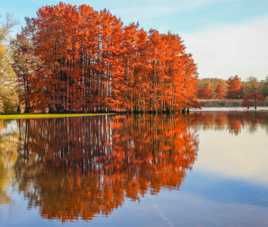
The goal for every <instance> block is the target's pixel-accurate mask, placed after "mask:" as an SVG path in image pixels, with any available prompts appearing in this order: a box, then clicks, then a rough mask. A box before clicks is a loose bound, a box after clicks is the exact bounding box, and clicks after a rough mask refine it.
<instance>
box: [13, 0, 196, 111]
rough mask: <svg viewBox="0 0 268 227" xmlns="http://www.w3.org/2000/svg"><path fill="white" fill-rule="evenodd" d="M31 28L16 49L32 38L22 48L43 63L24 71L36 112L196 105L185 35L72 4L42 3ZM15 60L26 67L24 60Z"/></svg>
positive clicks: (21, 75)
mask: <svg viewBox="0 0 268 227" xmlns="http://www.w3.org/2000/svg"><path fill="white" fill-rule="evenodd" d="M24 31H27V34H26V33H25V32H22V33H21V34H19V35H18V38H17V40H16V45H15V47H17V49H16V48H15V53H16V50H17V52H19V53H21V47H22V46H23V45H22V44H21V42H22V41H23V42H25V40H27V41H28V43H30V44H31V45H28V46H25V45H24V46H23V47H24V49H23V51H25V52H27V53H32V54H33V55H34V58H35V59H36V58H37V59H38V62H39V63H40V64H39V65H40V66H41V67H38V69H35V70H33V71H31V73H30V74H29V75H28V74H27V76H26V74H25V73H20V72H18V70H17V75H18V77H19V80H20V81H23V82H25V84H26V85H27V87H26V88H25V89H24V90H23V91H24V93H25V95H24V96H22V97H25V98H27V100H26V101H25V103H26V104H27V109H29V110H31V111H32V112H45V111H46V112H107V111H128V112H135V111H136V112H139V111H142V112H143V111H154V112H157V111H175V110H181V109H183V108H188V107H191V106H192V105H194V103H195V100H196V80H197V72H196V71H197V69H196V65H195V63H194V61H193V59H192V57H191V55H189V54H188V53H186V50H185V46H184V44H183V42H182V40H181V38H180V37H179V36H178V35H175V34H171V33H168V34H162V33H160V32H158V31H156V30H150V31H149V32H146V31H144V30H143V29H141V28H139V26H138V25H137V24H130V25H128V26H124V25H123V23H122V22H121V20H120V19H118V18H117V17H116V16H114V15H112V14H111V13H110V12H109V11H107V10H102V11H95V10H94V9H93V8H91V7H90V6H88V5H80V6H75V5H70V4H65V3H59V4H57V5H54V6H45V7H42V8H41V9H39V10H38V12H37V16H36V17H35V18H32V19H28V23H27V25H26V28H24ZM22 37H23V38H24V39H22ZM27 48H30V51H27ZM17 56H20V55H19V54H17ZM20 57H21V56H20ZM15 63H16V64H15V65H18V66H21V67H19V70H21V71H27V70H23V67H24V68H25V67H26V68H27V67H28V66H27V65H25V64H22V63H21V62H20V61H19V58H16V59H15ZM28 71H29V70H28ZM28 71H27V72H28ZM25 80H26V81H25Z"/></svg>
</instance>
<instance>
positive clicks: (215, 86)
mask: <svg viewBox="0 0 268 227" xmlns="http://www.w3.org/2000/svg"><path fill="white" fill-rule="evenodd" d="M254 96H256V97H259V98H261V97H263V98H265V97H268V77H267V78H266V79H265V80H262V81H258V80H257V79H256V78H255V77H250V78H249V79H248V80H247V81H242V80H241V78H240V77H239V76H233V77H230V78H229V79H228V80H222V79H200V80H199V82H198V98H200V99H246V98H250V97H254Z"/></svg>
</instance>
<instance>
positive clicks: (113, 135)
mask: <svg viewBox="0 0 268 227" xmlns="http://www.w3.org/2000/svg"><path fill="white" fill-rule="evenodd" d="M267 173H268V112H258V113H242V112H209V113H192V114H191V115H190V116H186V117H183V116H169V117H168V116H158V117H157V116H136V117H130V116H109V117H108V116H98V117H88V118H69V119H46V120H16V121H15V120H14V121H0V226H3V227H11V226H12V227H13V226H19V227H29V226H38V227H43V226H49V227H51V226H78V227H80V226H94V227H95V226H97V227H98V226H99V227H101V226H102V227H103V226H108V227H109V226H112V227H118V226H122V227H132V226H133V227H137V226H139V227H150V226H152V227H165V226H167V227H175V226H190V227H195V226H200V227H201V226H202V227H203V226H206V227H209V226H211V227H215V226H224V227H226V226H234V227H239V226H241V227H242V226H243V227H245V226H268V215H267V214H268V174H267Z"/></svg>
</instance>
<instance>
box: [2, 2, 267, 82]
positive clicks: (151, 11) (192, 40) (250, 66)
mask: <svg viewBox="0 0 268 227" xmlns="http://www.w3.org/2000/svg"><path fill="white" fill-rule="evenodd" d="M58 2H59V1H57V0H1V4H0V14H5V13H7V12H8V13H11V14H12V15H13V16H14V17H15V18H16V20H17V21H18V22H19V23H20V25H22V24H23V18H24V17H25V16H34V15H35V12H36V10H37V9H38V8H39V7H41V6H42V5H47V4H56V3H58ZM63 2H67V3H73V4H81V3H86V4H90V5H91V6H93V7H94V8H95V9H103V8H107V9H109V10H110V11H111V12H112V13H114V14H116V15H117V16H119V17H120V18H121V19H122V20H123V21H124V22H125V23H130V22H132V21H138V22H139V23H140V25H141V26H142V27H144V28H145V29H149V28H156V29H159V30H160V31H162V32H167V31H171V32H173V33H178V34H180V35H181V36H182V37H183V39H184V40H185V44H186V46H187V47H188V50H189V51H190V52H192V53H193V56H194V57H195V60H196V62H197V64H198V66H199V72H200V75H201V76H203V77H209V76H210V77H211V76H220V77H229V76H231V75H233V74H239V75H241V76H242V77H243V78H247V77H249V76H254V75H255V76H257V77H258V78H264V77H265V76H266V75H268V47H267V46H268V44H267V43H268V41H266V40H268V0H258V1H256V0H64V1H63ZM17 29H18V28H17ZM232 37H233V38H232ZM241 56H242V57H241Z"/></svg>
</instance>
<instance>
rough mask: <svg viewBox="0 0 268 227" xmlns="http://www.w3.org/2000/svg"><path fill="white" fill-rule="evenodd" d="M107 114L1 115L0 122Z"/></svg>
mask: <svg viewBox="0 0 268 227" xmlns="http://www.w3.org/2000/svg"><path fill="white" fill-rule="evenodd" d="M101 115H107V114H98V113H96V114H93V113H92V114H10V115H1V114H0V120H1V119H2V120H8V119H44V118H68V117H93V116H101Z"/></svg>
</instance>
